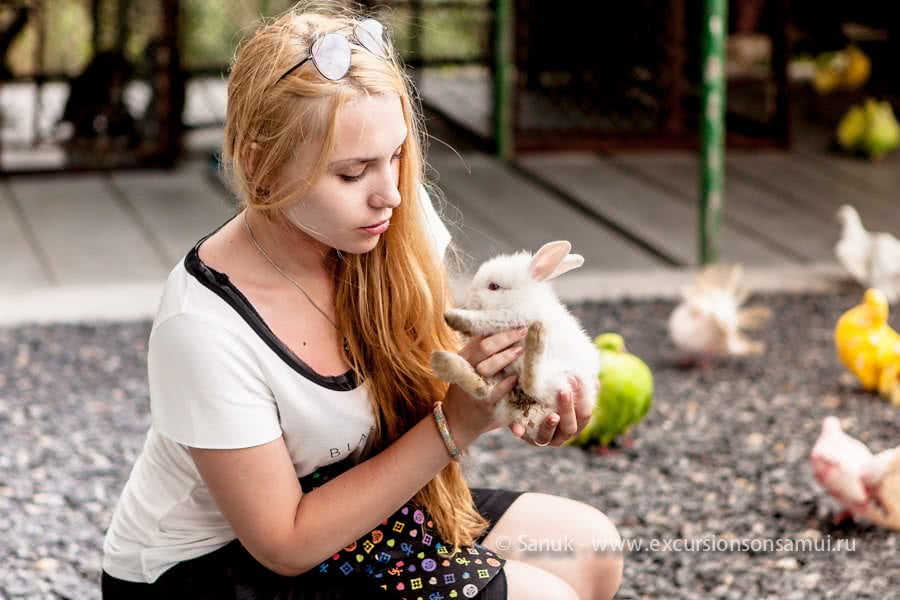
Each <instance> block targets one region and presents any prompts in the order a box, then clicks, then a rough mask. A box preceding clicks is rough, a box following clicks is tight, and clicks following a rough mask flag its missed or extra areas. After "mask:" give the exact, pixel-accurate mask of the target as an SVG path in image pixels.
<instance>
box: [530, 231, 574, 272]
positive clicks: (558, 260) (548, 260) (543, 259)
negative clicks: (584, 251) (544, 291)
mask: <svg viewBox="0 0 900 600" xmlns="http://www.w3.org/2000/svg"><path fill="white" fill-rule="evenodd" d="M571 249H572V244H570V243H569V242H567V241H565V240H562V241H559V242H549V243H547V244H544V245H543V246H541V248H540V250H538V251H537V252H535V254H534V256H533V257H532V259H531V262H530V263H529V264H528V274H529V275H530V276H531V278H532V279H534V280H535V281H545V280H548V279H553V278H554V277H558V276H560V275H562V274H563V273H566V272H567V271H571V270H572V269H577V268H578V267H580V266H581V265H583V264H584V257H582V256H581V255H579V254H569V250H571Z"/></svg>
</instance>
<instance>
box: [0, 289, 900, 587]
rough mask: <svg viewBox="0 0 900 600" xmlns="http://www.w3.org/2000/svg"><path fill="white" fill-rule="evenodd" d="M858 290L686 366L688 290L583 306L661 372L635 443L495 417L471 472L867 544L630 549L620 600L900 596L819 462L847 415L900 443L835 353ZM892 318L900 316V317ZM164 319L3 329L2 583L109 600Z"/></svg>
mask: <svg viewBox="0 0 900 600" xmlns="http://www.w3.org/2000/svg"><path fill="white" fill-rule="evenodd" d="M860 297H861V292H860V291H859V290H856V289H852V290H848V291H846V292H842V293H839V294H833V295H829V296H825V295H797V296H794V295H776V296H766V297H759V298H757V299H754V300H758V301H761V302H764V303H766V304H767V305H768V306H770V307H771V308H772V310H773V315H774V316H773V321H772V322H771V323H770V324H769V326H768V327H766V328H765V329H764V330H763V331H761V332H755V333H754V336H756V337H759V338H760V339H762V340H763V341H764V342H765V343H766V344H767V346H768V351H767V353H766V354H764V355H763V356H760V357H753V358H748V359H740V360H733V361H715V362H714V363H713V364H712V365H711V366H710V367H708V368H706V369H698V370H684V369H682V368H680V367H678V366H676V364H675V359H676V358H677V356H676V354H675V350H674V348H673V347H672V346H671V344H670V343H668V341H667V337H666V331H665V324H666V319H667V318H668V315H669V314H670V312H671V310H672V308H673V305H672V303H670V302H661V301H641V302H635V301H623V302H612V303H588V304H581V305H578V306H575V307H573V309H574V311H575V312H576V314H577V315H578V316H579V318H581V319H582V322H583V324H584V326H585V328H586V329H587V331H588V332H589V333H591V334H596V333H599V332H601V331H607V330H612V331H618V332H620V333H622V334H623V335H624V337H625V340H626V343H627V345H628V348H629V350H630V351H631V352H634V353H635V354H637V355H638V356H640V357H641V358H643V359H644V360H645V361H646V362H647V363H648V365H649V366H650V367H651V369H652V370H653V373H654V378H655V386H656V397H655V405H654V408H653V410H652V411H651V412H650V414H649V415H648V417H647V418H646V420H645V421H644V422H642V423H640V424H638V425H637V427H635V428H634V430H633V432H632V438H633V439H634V442H635V443H634V445H633V446H632V447H630V448H614V449H613V450H614V452H613V453H612V454H610V455H607V456H599V455H598V454H596V453H595V452H593V451H591V450H580V449H578V448H569V447H566V448H544V449H539V448H533V447H531V446H528V445H526V444H524V443H522V442H520V441H519V440H515V439H513V438H512V437H511V436H509V435H508V434H507V433H506V432H502V431H501V432H496V433H492V434H489V435H486V436H483V437H482V438H481V439H480V440H479V441H478V442H477V443H476V444H475V445H474V446H473V448H472V451H471V453H470V455H469V456H468V458H467V459H466V461H464V469H465V471H466V473H467V476H468V477H469V481H470V483H471V484H472V485H476V486H494V487H498V486H502V487H508V488H513V489H521V490H525V491H540V492H546V493H553V494H561V495H565V496H568V497H571V498H575V499H577V500H580V501H582V502H585V503H587V504H590V505H592V506H595V507H596V508H598V509H600V510H602V511H603V512H605V513H606V514H607V515H608V516H609V517H610V518H611V519H612V521H613V522H614V523H615V524H616V525H617V527H618V528H619V532H620V534H621V535H622V536H623V537H625V538H628V539H631V540H643V541H645V542H649V540H651V539H653V538H657V539H662V540H665V539H668V540H672V539H676V538H682V539H696V538H701V537H703V536H711V535H717V536H724V535H731V536H732V537H733V538H734V539H738V540H739V539H743V538H749V539H759V538H766V539H773V540H774V539H777V538H794V539H797V538H806V539H816V538H818V540H819V541H822V540H824V539H827V538H829V537H830V538H831V540H832V542H834V541H835V540H838V539H843V540H850V541H855V542H856V543H857V546H856V551H855V552H849V551H845V552H830V553H829V552H811V553H766V552H761V553H754V552H741V551H736V552H735V551H732V552H671V551H670V552H662V551H660V552H632V553H629V554H628V555H627V556H626V559H625V576H624V579H623V582H622V587H621V589H620V590H619V593H618V594H617V596H616V597H617V599H619V600H622V599H628V598H635V599H637V598H641V599H643V598H659V599H670V598H678V599H688V598H704V599H705V598H736V599H737V598H740V599H743V598H778V599H782V598H790V597H798V598H857V597H859V598H888V597H893V595H895V592H896V590H898V589H900V557H898V554H900V553H898V544H897V538H898V536H900V534H896V533H890V532H885V531H882V530H879V529H877V528H874V527H871V526H866V525H855V524H852V523H850V524H844V525H841V526H835V525H833V524H832V522H831V519H832V517H833V516H834V510H835V507H836V504H835V503H834V502H833V501H831V500H830V499H829V498H828V497H827V496H825V494H824V493H823V492H822V491H821V490H819V489H818V487H817V486H816V483H815V481H814V479H813V478H812V476H811V473H810V471H809V465H808V460H807V457H808V452H809V449H810V448H811V446H812V443H813V442H814V441H815V437H816V436H817V435H818V430H819V427H820V425H821V421H822V419H823V418H824V417H825V416H826V415H829V414H836V415H837V416H839V417H841V418H842V419H848V418H852V421H848V422H852V429H851V430H850V431H849V433H851V434H853V435H858V436H860V437H862V434H863V433H865V434H867V437H866V438H865V439H866V442H867V443H868V444H870V445H871V446H872V447H873V448H878V449H883V448H888V447H892V446H895V445H896V444H897V443H898V440H900V430H898V425H897V417H896V414H897V413H896V409H893V408H892V407H890V406H889V404H887V403H885V402H883V401H881V400H878V399H877V398H875V397H873V396H871V395H869V394H866V393H863V392H861V391H860V390H859V389H858V386H856V385H854V384H852V379H851V380H850V382H851V383H850V384H848V383H846V381H848V380H847V378H846V374H847V373H846V370H845V369H844V368H843V367H842V365H841V364H840V363H839V362H838V361H837V358H836V356H835V352H834V346H833V343H832V341H831V337H830V336H831V331H832V330H833V327H834V323H835V321H836V319H837V317H838V316H839V315H840V314H841V313H842V312H843V311H844V310H846V309H847V308H849V307H850V306H852V305H854V304H856V303H857V302H858V301H859V299H860ZM892 324H893V325H894V326H895V327H897V328H898V329H900V322H898V320H897V317H896V315H895V316H893V317H892ZM149 325H150V324H149V323H147V322H140V323H126V324H121V323H119V324H111V323H104V324H80V325H50V326H22V327H16V328H6V329H3V328H0V440H3V444H0V472H2V473H3V474H4V478H3V481H2V482H0V532H2V535H0V598H7V597H8V598H29V599H38V598H60V597H66V598H79V599H81V598H85V599H87V600H97V599H99V597H100V593H99V586H98V578H99V568H100V559H101V553H102V543H103V534H104V531H105V528H106V526H107V525H108V523H109V519H110V517H111V511H112V509H113V506H114V505H115V502H116V499H117V498H118V495H119V493H120V492H121V489H122V485H123V484H124V482H125V479H126V478H127V476H128V472H129V471H130V469H131V466H132V463H133V461H134V459H135V457H136V456H137V455H138V453H139V452H140V449H141V447H142V445H143V441H144V436H145V434H146V430H147V427H148V426H149V422H150V420H149V413H148V406H149V399H148V392H147V382H146V351H147V350H146V347H147V346H146V341H147V336H148V334H149ZM720 539H721V538H720ZM40 561H43V562H40ZM53 561H56V562H53ZM37 565H41V568H40V569H39V568H38V567H37ZM893 574H898V575H893Z"/></svg>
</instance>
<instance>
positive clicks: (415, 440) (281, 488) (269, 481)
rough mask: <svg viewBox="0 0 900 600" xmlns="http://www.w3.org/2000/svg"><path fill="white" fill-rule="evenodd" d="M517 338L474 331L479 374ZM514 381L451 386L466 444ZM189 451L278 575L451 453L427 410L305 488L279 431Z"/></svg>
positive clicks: (450, 419)
mask: <svg viewBox="0 0 900 600" xmlns="http://www.w3.org/2000/svg"><path fill="white" fill-rule="evenodd" d="M521 337H522V335H521V334H520V333H519V332H514V331H512V332H503V333H499V334H496V335H494V336H490V337H489V338H484V339H477V340H474V341H473V342H471V343H470V345H471V344H477V345H478V349H477V350H473V349H472V348H469V350H467V351H466V352H465V354H466V356H467V357H472V356H474V357H476V360H477V362H476V363H475V364H476V365H477V369H478V371H479V372H480V373H482V374H483V375H493V374H495V373H498V372H499V371H500V370H502V369H503V368H504V367H506V366H507V365H508V364H509V363H511V362H512V361H513V360H515V358H516V357H517V356H518V350H517V349H516V348H512V347H510V345H511V344H513V343H514V342H516V341H518V340H519V339H521ZM464 350H466V349H464ZM460 354H464V352H460ZM470 360H471V358H470ZM514 385H515V378H514V377H510V378H507V379H505V380H504V381H503V382H502V383H500V384H498V385H497V386H496V387H495V388H494V391H493V392H492V394H491V397H490V398H489V399H488V401H487V402H483V401H478V400H475V399H473V398H471V397H469V396H467V395H466V394H464V393H462V392H461V391H460V390H459V389H457V388H456V387H455V386H451V389H450V391H449V392H448V394H447V398H446V400H445V414H446V417H447V424H448V425H449V427H450V431H451V433H452V434H453V438H454V440H455V442H456V444H457V445H458V446H459V447H460V448H465V447H467V446H469V445H470V444H471V443H472V442H473V441H475V439H477V437H478V436H479V435H480V434H481V433H483V432H485V431H488V430H490V429H493V428H495V427H496V426H498V425H499V424H497V423H494V422H493V412H494V411H493V406H494V404H495V403H496V401H497V400H498V399H500V398H502V397H504V396H505V395H506V394H507V393H508V392H509V391H510V390H511V389H512V387H513V386H514ZM191 455H192V456H193V459H194V462H195V463H196V465H197V468H198V470H199V471H200V474H201V476H202V477H203V479H204V481H205V482H206V484H207V486H208V487H209V490H210V493H211V494H212V496H213V499H214V500H215V501H216V504H217V505H218V507H219V509H220V510H221V511H222V513H223V514H224V515H225V518H226V519H228V521H229V523H231V525H232V527H233V528H234V530H235V533H237V536H238V538H239V539H240V540H241V543H242V544H243V545H244V547H245V548H246V549H247V550H248V551H249V552H250V554H252V555H253V556H254V558H256V560H258V561H259V562H260V563H262V564H263V565H264V566H266V567H267V568H268V569H270V570H272V571H274V572H276V573H280V574H282V575H297V574H299V573H302V572H304V571H307V570H309V569H311V568H313V567H315V566H316V565H318V564H319V563H321V562H322V561H323V560H325V559H327V558H328V557H329V556H331V555H332V554H334V553H335V552H337V551H338V550H340V549H341V548H343V547H345V546H347V545H349V544H350V543H352V542H353V541H355V540H357V539H359V538H360V537H362V536H363V535H365V534H366V533H368V532H369V531H371V530H373V529H375V528H376V527H377V526H378V524H379V523H381V522H382V521H384V520H385V519H386V518H387V517H388V516H390V515H391V514H392V513H393V512H394V511H396V510H397V509H398V508H399V507H400V506H401V505H403V503H405V502H407V501H408V500H409V499H410V498H412V497H413V496H415V494H416V493H417V492H418V491H419V490H420V489H421V488H422V487H424V486H425V485H426V484H427V483H428V482H429V481H431V479H432V478H434V476H435V475H436V474H437V473H438V472H439V471H440V470H441V469H443V468H444V467H445V466H446V465H447V463H448V462H449V461H450V456H449V454H448V452H447V448H446V447H445V445H444V441H443V439H442V438H441V436H440V433H439V431H438V429H437V426H436V425H435V423H434V419H433V418H432V417H431V416H430V415H429V416H428V417H425V418H424V419H422V420H421V421H420V422H419V423H417V424H416V425H415V426H413V427H412V428H411V429H410V430H409V431H408V432H406V433H405V434H404V435H403V436H401V437H400V438H398V439H397V440H396V441H395V442H394V443H393V444H391V445H390V446H389V447H388V448H386V449H385V450H384V451H383V452H381V453H379V454H378V455H376V456H374V457H373V458H371V459H369V460H367V461H365V462H363V463H361V464H359V465H357V466H356V467H354V468H352V469H350V470H348V471H347V472H345V473H343V474H341V475H340V476H338V477H336V478H335V479H334V480H332V481H329V482H328V483H326V484H325V485H322V486H321V487H319V488H316V489H315V490H313V491H312V492H309V493H308V494H303V492H302V490H301V488H300V484H299V482H298V480H297V476H296V473H295V471H294V466H293V464H292V462H291V458H290V456H289V454H288V451H287V447H286V446H285V444H284V441H283V439H282V438H278V439H277V440H274V441H272V442H269V443H267V444H262V445H259V446H254V447H251V448H241V449H230V450H209V449H199V448H192V449H191Z"/></svg>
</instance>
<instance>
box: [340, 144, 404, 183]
mask: <svg viewBox="0 0 900 600" xmlns="http://www.w3.org/2000/svg"><path fill="white" fill-rule="evenodd" d="M401 158H403V153H402V152H399V151H398V152H397V153H396V154H394V155H393V156H391V162H394V161H395V160H400V159H401ZM368 165H369V163H366V166H365V167H363V170H362V171H360V172H359V173H339V174H338V177H340V178H341V181H344V182H346V183H353V182H355V181H359V180H360V179H362V178H363V177H364V176H365V174H366V173H367V172H368V171H369V166H368Z"/></svg>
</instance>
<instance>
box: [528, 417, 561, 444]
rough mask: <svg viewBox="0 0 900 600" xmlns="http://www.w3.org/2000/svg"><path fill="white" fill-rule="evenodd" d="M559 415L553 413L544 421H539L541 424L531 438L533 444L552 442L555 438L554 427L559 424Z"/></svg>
mask: <svg viewBox="0 0 900 600" xmlns="http://www.w3.org/2000/svg"><path fill="white" fill-rule="evenodd" d="M559 422H560V421H559V415H558V414H556V413H554V414H552V415H549V416H548V417H547V418H546V419H544V422H543V423H541V426H540V427H539V428H538V430H537V433H536V434H535V435H534V438H532V440H531V441H532V442H534V445H535V446H548V445H550V444H551V443H553V441H554V439H555V438H556V429H557V426H558V425H559Z"/></svg>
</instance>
